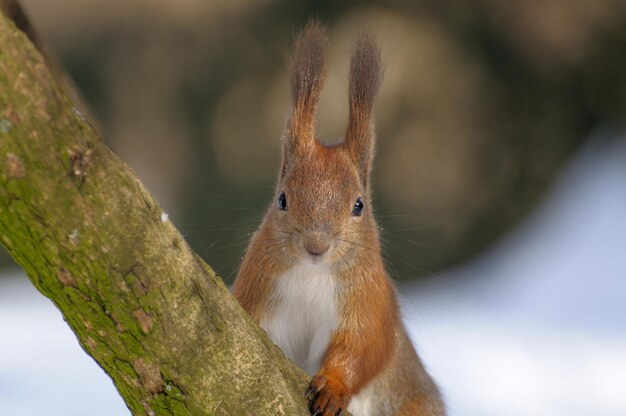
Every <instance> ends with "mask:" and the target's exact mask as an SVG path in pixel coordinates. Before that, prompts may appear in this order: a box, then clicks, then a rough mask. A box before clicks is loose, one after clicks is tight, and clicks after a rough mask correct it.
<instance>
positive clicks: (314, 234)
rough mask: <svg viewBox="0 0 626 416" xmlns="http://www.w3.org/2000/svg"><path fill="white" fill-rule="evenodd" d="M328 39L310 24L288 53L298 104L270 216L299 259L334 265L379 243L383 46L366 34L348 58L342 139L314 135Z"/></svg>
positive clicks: (287, 134) (316, 25)
mask: <svg viewBox="0 0 626 416" xmlns="http://www.w3.org/2000/svg"><path fill="white" fill-rule="evenodd" d="M326 44H327V37H326V34H325V31H324V29H323V27H322V26H321V25H320V24H319V23H317V22H312V23H310V24H309V25H308V26H307V27H306V28H305V29H304V30H303V31H302V32H301V33H300V34H299V35H298V37H297V38H296V40H295V43H294V47H293V51H292V54H291V57H290V61H289V66H290V72H291V93H292V99H293V110H292V112H291V116H290V118H289V121H288V123H287V128H286V131H285V133H284V135H283V139H282V153H283V155H282V163H281V168H280V173H279V178H278V185H277V187H276V196H275V197H276V199H275V203H274V204H272V206H271V207H270V211H269V214H268V220H269V224H270V225H271V227H272V229H273V232H274V233H276V234H277V235H275V238H279V239H280V240H281V241H282V247H283V248H285V249H288V250H289V253H285V254H288V255H290V256H292V257H294V258H295V259H298V260H305V261H308V262H311V263H314V264H336V263H338V262H341V260H343V261H346V260H347V259H348V258H349V257H350V256H355V255H358V253H359V252H360V251H362V250H359V249H363V248H366V247H368V246H369V245H370V244H368V242H370V243H371V241H376V247H377V231H376V224H375V222H374V218H373V215H372V207H371V205H370V201H371V198H370V192H369V176H370V170H371V167H372V161H373V158H374V129H373V120H372V116H371V113H372V107H373V103H374V99H375V96H376V93H377V91H378V87H379V85H380V81H381V64H380V50H379V48H378V46H377V44H376V42H375V41H374V40H373V39H372V38H371V37H370V36H369V35H368V34H366V33H361V34H360V35H359V36H358V37H357V40H356V42H355V46H354V52H353V54H352V58H351V62H350V80H349V105H350V112H349V121H348V127H347V131H346V135H345V139H344V141H343V142H341V143H339V144H336V145H332V146H325V145H323V144H322V143H320V142H319V141H318V140H317V139H316V138H315V124H316V110H317V105H318V102H319V96H320V92H321V89H322V85H323V81H324V78H325V67H326V59H325V55H326Z"/></svg>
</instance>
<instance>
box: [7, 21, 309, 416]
mask: <svg viewBox="0 0 626 416" xmlns="http://www.w3.org/2000/svg"><path fill="white" fill-rule="evenodd" d="M0 242H1V243H2V244H3V245H4V246H5V247H6V248H7V250H8V251H9V253H10V254H11V255H12V256H13V257H14V258H15V260H16V261H17V262H18V263H19V264H20V265H21V266H22V267H23V268H24V269H25V270H26V272H27V274H28V276H29V278H30V279H31V281H32V282H33V284H34V285H35V286H36V287H37V288H38V289H39V290H40V291H41V292H42V293H43V294H44V295H46V296H47V297H49V298H50V299H51V300H52V301H53V302H54V303H55V304H56V305H57V307H58V308H59V309H60V310H61V312H62V313H63V316H64V318H65V320H66V321H67V323H68V324H69V325H70V327H71V328H72V330H73V331H74V332H75V333H76V335H77V337H78V340H79V342H80V343H81V345H82V346H83V348H84V350H85V351H86V352H87V353H88V354H89V355H91V356H92V357H93V358H94V359H95V360H96V361H97V362H98V364H99V365H100V366H101V367H102V368H103V369H104V370H105V371H106V372H107V373H108V374H109V375H110V376H111V378H112V379H113V381H114V383H115V385H116V387H117V389H118V391H119V392H120V394H121V395H122V397H123V399H124V400H125V401H126V404H127V405H128V407H129V408H130V410H131V411H132V413H133V414H136V415H141V414H147V415H172V414H175V415H178V414H181V415H183V414H184V415H187V414H208V415H236V416H241V415H305V414H307V413H308V412H307V406H306V402H305V399H304V392H305V389H306V385H307V377H306V375H305V374H304V373H303V372H302V371H301V370H299V369H298V368H297V367H295V366H294V365H293V364H292V363H291V362H289V361H288V360H286V359H285V358H284V357H283V355H282V353H281V352H280V351H279V349H278V348H276V347H275V346H274V345H273V344H272V343H271V342H270V341H269V340H268V338H267V337H266V336H265V334H264V333H263V331H262V330H260V329H259V328H258V327H257V326H256V325H255V324H254V323H253V322H252V321H251V320H250V319H249V317H247V315H246V314H245V313H244V312H243V310H242V309H241V308H240V306H239V304H238V303H237V302H236V300H235V299H234V298H233V297H232V296H231V295H230V294H229V292H228V290H227V289H226V287H225V286H224V284H223V283H222V281H221V279H220V278H219V277H218V276H216V274H215V273H214V272H213V271H212V270H211V268H210V267H209V266H207V265H206V264H205V263H204V262H203V261H202V260H201V259H200V258H199V257H198V256H197V255H196V254H194V253H193V251H192V250H191V249H190V248H189V247H188V245H187V244H186V242H185V240H184V239H183V238H182V237H181V235H180V233H179V232H178V231H177V230H176V228H175V227H174V226H173V224H172V223H171V222H170V221H169V220H168V219H167V217H166V216H165V215H163V212H162V210H161V208H160V207H159V205H158V204H157V202H156V201H155V200H154V198H153V197H152V195H151V194H150V193H149V192H148V190H146V188H145V187H144V186H143V185H142V184H141V182H140V181H139V180H138V179H137V177H136V176H135V174H134V173H133V172H132V170H131V169H130V168H129V167H128V166H126V165H125V164H124V163H123V162H122V161H120V160H119V159H118V158H117V157H116V156H115V155H114V154H113V153H112V152H111V151H110V150H109V149H108V148H107V147H106V146H105V145H104V144H103V143H102V141H101V140H100V139H99V137H98V134H97V132H96V131H95V129H94V128H93V127H92V125H91V124H90V123H89V122H88V121H87V120H86V119H85V118H84V117H83V116H82V115H81V113H80V112H79V111H78V110H76V107H75V104H74V103H73V102H72V100H71V99H70V98H68V96H67V94H66V93H65V92H64V91H63V89H62V88H60V87H59V85H58V83H57V81H56V80H55V77H54V76H53V75H51V72H50V70H49V68H48V66H47V65H46V62H45V60H44V59H43V58H42V56H41V54H40V53H39V52H38V51H37V49H36V48H35V47H34V45H33V44H32V43H31V41H30V40H29V39H28V38H27V37H26V36H25V35H24V34H23V33H22V32H21V31H20V30H19V29H18V28H17V27H16V26H15V24H14V23H13V22H12V21H11V20H10V19H7V18H6V16H5V15H4V14H3V13H0Z"/></svg>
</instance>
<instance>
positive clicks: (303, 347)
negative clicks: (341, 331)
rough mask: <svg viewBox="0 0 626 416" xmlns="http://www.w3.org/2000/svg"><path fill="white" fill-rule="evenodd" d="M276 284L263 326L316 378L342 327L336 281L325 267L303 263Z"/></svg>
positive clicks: (291, 356) (279, 344)
mask: <svg viewBox="0 0 626 416" xmlns="http://www.w3.org/2000/svg"><path fill="white" fill-rule="evenodd" d="M275 282H276V283H275V287H274V292H273V293H272V304H273V307H272V312H271V314H270V315H269V316H267V318H265V319H263V320H262V321H261V327H262V328H263V329H264V330H265V331H266V332H267V333H268V335H269V337H270V338H271V339H272V341H274V343H275V344H276V345H278V346H279V347H280V348H281V349H282V350H283V352H284V353H285V355H287V356H288V357H289V358H291V359H292V360H293V361H294V362H295V363H296V364H298V366H299V367H300V368H302V369H304V370H305V371H306V372H307V373H309V374H310V375H314V374H315V373H316V372H317V371H318V370H319V368H320V366H321V362H322V358H323V357H324V352H325V351H326V348H327V347H328V342H329V340H330V335H331V333H332V332H333V331H334V330H335V329H336V328H337V326H338V324H339V318H338V307H337V281H336V279H335V277H334V276H333V275H332V274H331V272H330V270H329V269H328V268H326V267H324V266H315V265H307V264H301V265H298V266H295V267H293V268H291V269H290V270H288V271H287V272H286V273H284V274H283V275H281V276H279V277H278V278H277V279H276V280H275Z"/></svg>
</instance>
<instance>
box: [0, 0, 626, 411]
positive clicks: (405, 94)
mask: <svg viewBox="0 0 626 416" xmlns="http://www.w3.org/2000/svg"><path fill="white" fill-rule="evenodd" d="M21 3H22V5H23V6H24V8H25V9H26V11H27V13H28V15H29V16H30V18H31V20H32V22H33V24H34V26H35V28H36V29H37V30H38V32H39V34H40V36H41V37H42V38H43V39H44V41H45V42H46V43H47V44H48V46H49V47H50V48H51V49H52V51H53V52H54V53H55V54H56V55H57V57H58V58H59V59H60V61H61V62H62V63H63V65H64V66H65V67H66V69H67V70H68V71H69V73H70V75H71V76H72V78H73V79H74V81H75V83H76V85H77V87H78V89H79V90H80V91H81V93H82V95H83V96H84V98H85V102H86V103H87V105H88V107H89V110H88V113H90V118H91V119H92V120H94V123H95V124H97V125H98V127H99V128H100V130H101V131H102V133H103V136H104V140H105V142H106V143H107V144H108V145H109V146H110V147H111V148H112V149H113V150H114V151H115V152H116V153H117V154H118V155H119V156H120V157H121V158H122V159H123V160H124V161H126V162H127V163H128V164H129V165H130V166H131V167H133V168H134V169H135V171H136V172H137V174H138V175H139V177H140V178H141V179H142V180H143V181H144V183H145V184H146V185H147V186H148V188H149V189H151V190H152V191H153V193H154V194H155V195H156V197H157V199H158V200H159V201H160V203H161V205H162V207H163V209H164V210H165V211H166V212H168V213H169V214H170V218H171V219H172V221H173V222H174V223H175V224H176V225H177V227H178V228H179V229H180V230H181V231H182V232H183V234H184V235H185V237H186V238H187V240H188V241H189V243H190V244H191V246H192V247H193V248H194V249H195V250H196V251H197V252H198V253H199V254H200V255H201V256H202V257H203V258H204V259H205V260H206V261H207V262H208V263H209V264H210V265H211V266H212V267H213V268H214V269H216V271H217V272H218V273H219V274H220V275H221V276H222V277H223V278H224V279H225V280H226V282H227V283H230V282H231V281H232V279H233V278H234V274H235V273H236V270H237V267H238V265H239V261H240V259H241V256H242V254H243V251H244V249H245V246H246V243H247V240H248V238H249V233H251V232H253V231H254V229H255V227H256V225H257V224H258V222H259V220H260V218H261V217H262V215H263V213H264V211H265V209H266V207H267V205H268V204H269V203H270V202H272V190H273V185H274V179H275V176H276V174H277V168H278V163H279V155H280V153H279V139H280V135H281V133H282V130H283V126H284V124H285V121H286V118H287V116H288V114H289V105H290V102H289V101H290V97H289V92H288V83H287V78H286V77H287V74H286V71H285V65H284V56H285V52H286V50H287V48H288V45H289V44H290V41H291V39H292V37H293V34H294V32H295V31H296V30H297V29H298V28H299V27H302V26H303V25H304V24H305V22H306V21H307V20H308V19H310V18H311V17H318V18H321V19H322V20H323V21H324V22H326V23H327V24H328V25H329V28H330V32H331V33H330V38H331V48H330V56H329V77H328V80H327V84H326V88H325V90H324V95H323V97H322V102H321V105H320V113H319V116H318V119H319V128H318V134H319V136H320V137H322V138H327V139H330V140H335V139H336V138H338V137H341V136H342V135H343V132H344V130H345V127H346V121H347V96H346V91H347V85H346V84H347V68H348V57H349V53H350V46H351V42H352V40H353V37H354V35H355V34H356V33H357V31H358V30H359V29H360V28H362V27H367V28H369V29H370V30H371V31H373V32H374V33H375V34H376V35H377V37H378V39H379V41H380V43H381V46H382V49H383V60H384V62H385V79H384V82H383V87H382V90H381V93H380V96H379V99H378V101H377V105H376V118H377V133H378V156H377V160H376V163H375V167H374V178H373V185H374V191H375V198H374V199H375V205H376V210H377V213H378V215H377V217H378V219H379V222H380V225H381V227H382V237H383V245H384V250H385V253H386V260H387V264H388V268H389V271H390V273H391V274H392V276H393V278H394V279H396V280H397V281H399V282H400V283H399V284H400V288H399V291H400V293H401V296H402V298H403V304H404V307H405V314H406V316H407V322H408V323H409V325H410V327H411V331H412V333H413V335H414V338H415V341H416V344H417V345H418V348H419V349H420V351H422V353H423V355H424V357H425V360H426V362H427V365H428V366H429V367H430V368H431V371H432V372H433V374H434V375H435V377H436V378H437V380H438V381H439V384H441V386H442V390H443V391H444V393H445V395H446V396H447V397H448V402H449V405H450V414H451V415H483V416H484V415H494V416H495V415H502V414H507V415H520V416H521V415H624V414H626V394H624V392H623V386H625V385H626V256H624V254H625V253H626V237H625V236H626V144H625V142H626V140H625V135H624V130H625V125H624V123H625V121H626V3H624V2H623V1H621V0H570V1H564V0H561V1H559V0H544V1H541V2H538V1H524V0H508V1H505V0H474V1H462V2H459V1H452V0H438V1H411V2H409V1H384V2H382V1H343V2H331V1H298V2H295V1H288V0H231V1H228V2H212V1H207V0H179V1H177V2H172V1H166V0H150V1H148V0H126V1H119V0H109V1H104V0H22V2H21ZM3 270H4V271H3ZM20 273H21V272H18V271H17V270H16V266H15V265H14V263H12V261H11V260H10V258H9V257H8V255H7V254H6V253H4V252H0V330H1V331H2V332H3V333H4V334H5V339H7V340H9V342H8V343H7V342H5V341H3V342H2V343H0V357H5V361H1V360H0V410H2V409H3V407H2V406H3V403H4V405H5V406H6V407H5V408H4V410H5V411H2V412H0V413H2V414H12V415H20V414H24V415H26V414H59V415H61V414H63V415H68V414H86V413H85V412H86V409H89V411H87V413H88V414H96V413H94V412H95V411H102V412H103V413H102V414H125V413H124V412H127V411H125V410H124V407H123V405H122V404H121V400H120V399H119V398H117V397H116V395H115V392H114V390H113V387H112V386H111V385H110V382H109V381H108V380H107V379H106V376H104V375H103V374H101V371H100V370H99V369H98V368H97V367H96V366H95V364H93V363H91V362H90V360H89V358H88V357H87V356H86V355H85V354H83V353H82V352H81V351H80V349H79V347H78V345H74V344H76V342H75V341H74V340H73V339H72V335H71V333H70V332H69V330H68V329H67V328H66V327H65V326H64V324H63V322H62V321H61V318H60V316H57V315H58V313H57V315H54V311H53V310H52V311H51V309H50V308H52V307H51V305H50V304H49V302H48V301H47V300H46V299H44V298H43V297H41V296H40V295H37V294H34V293H32V290H34V289H31V288H30V287H29V286H28V282H27V281H26V279H25V278H24V277H23V276H21V275H20ZM4 276H10V277H7V278H5V279H3V277H4ZM39 298H41V299H39ZM16 299H18V300H19V301H18V300H16ZM22 299H23V301H22ZM37 305H39V306H37ZM38 308H41V309H38ZM52 309H53V308H52ZM39 310H41V312H40V315H37V314H36V312H37V311H39ZM46 311H48V312H46ZM51 314H52V315H54V322H58V328H59V331H58V332H54V334H58V335H53V333H52V332H50V334H48V333H46V334H43V335H42V334H38V332H40V331H39V329H37V328H38V326H37V322H40V321H42V320H43V319H44V318H42V316H45V317H46V318H45V319H48V317H49V316H50V315H51ZM17 317H21V319H23V321H17ZM28 317H32V321H27V319H28ZM28 322H31V324H32V325H31V326H29V325H30V324H28ZM46 322H47V321H46ZM47 326H48V327H50V328H52V327H54V324H53V323H52V321H51V322H50V323H49V325H48V324H47ZM11 328H13V329H14V331H13V332H11V331H10V329H11ZM26 328H31V329H26ZM29 331H30V332H29ZM7 334H13V335H7ZM35 336H41V337H42V338H41V340H40V341H35V340H34V338H33V337H35ZM20 337H22V338H20ZM52 340H58V342H59V347H58V349H57V348H56V347H54V348H52V345H56V344H54V342H53V341H52ZM63 340H67V342H66V341H63ZM37 342H45V343H47V344H48V345H50V346H51V347H50V350H51V351H46V352H45V353H42V352H41V351H38V354H39V356H40V361H37V360H36V359H35V358H34V357H35V355H36V354H35V353H34V352H32V354H31V352H28V351H31V349H29V348H28V346H29V345H30V346H32V345H34V343H37ZM72 349H73V350H72ZM53 350H54V351H57V350H58V351H65V352H62V353H60V354H66V355H60V356H54V355H51V354H53ZM70 350H72V351H74V350H75V351H74V352H72V353H70V352H68V351H70ZM12 354H17V355H12ZM19 354H22V355H19ZM18 355H19V357H22V358H18ZM53 356H54V357H63V358H62V359H61V358H58V359H50V357H53ZM25 357H27V358H25ZM69 357H72V358H69ZM66 359H67V360H68V362H66ZM69 360H72V361H71V362H72V363H74V364H69V362H70V361H69ZM74 360H76V361H74ZM80 360H82V361H80ZM26 361H28V364H26V363H25V362H26ZM79 362H80V363H83V364H79ZM59 363H65V364H59ZM55 365H57V366H58V365H61V367H59V368H61V369H62V370H55V368H56V367H54V366H55ZM81 365H84V366H85V368H86V370H85V371H86V373H85V374H87V373H88V372H89V371H92V370H93V380H97V381H93V383H94V384H93V386H95V387H89V386H91V384H89V383H90V382H88V381H86V380H88V379H89V380H92V378H90V377H91V376H89V377H87V376H86V375H85V374H83V373H81V372H80V371H82V370H80V371H79V372H77V373H76V374H75V375H74V376H72V374H74V373H71V372H69V371H68V366H70V367H74V366H76V368H82V367H80V366H81ZM91 368H92V370H88V369H91ZM27 369H28V371H27ZM46 369H47V370H46ZM31 370H32V372H31ZM36 371H39V372H36ZM55 371H60V372H59V373H57V372H55ZM77 371H78V370H77ZM89 374H91V373H89ZM61 375H63V376H65V377H66V378H63V379H62V378H60V377H61ZM20 377H21V380H22V381H23V382H24V386H25V387H23V388H22V390H19V388H17V387H15V386H14V385H13V384H12V382H11V380H15V379H16V378H17V379H20ZM72 377H74V378H73V379H72ZM98 377H100V378H98ZM35 380H38V381H37V383H39V384H38V385H37V386H39V387H37V388H38V389H40V390H41V392H42V393H41V395H40V397H41V398H42V399H41V400H32V399H31V400H21V401H20V400H19V399H16V400H17V401H16V400H13V402H10V400H11V399H10V397H18V398H19V397H21V396H20V395H19V394H18V393H17V392H18V391H22V392H28V391H29V389H31V391H32V389H33V383H35ZM59 380H65V381H63V382H61V381H59ZM71 380H74V383H75V384H76V386H81V387H83V388H85V389H86V390H85V394H84V398H85V399H84V400H83V401H84V402H85V405H86V406H87V405H88V404H89V403H103V404H99V405H97V406H95V405H94V406H90V407H86V408H80V405H79V404H78V402H77V401H76V397H75V396H76V394H74V395H71V394H70V395H68V396H67V399H65V400H64V399H58V397H59V395H60V394H61V392H60V391H57V390H65V389H67V386H68V385H72V384H63V383H72V381H71ZM29 383H30V384H29ZM98 383H103V384H98ZM9 385H13V387H15V389H17V390H15V389H9V388H8V386H9ZM29 386H30V387H29ZM46 386H47V387H46ZM62 386H65V388H61V387H62ZM103 386H106V387H103ZM618 386H621V388H620V387H618ZM77 388H78V387H77ZM50 389H53V390H50ZM54 389H57V390H54ZM72 389H73V388H72ZM3 391H4V394H3ZM52 391H54V394H53V393H52ZM9 392H10V393H9ZM45 392H47V393H45ZM92 392H99V393H102V394H103V396H98V397H99V398H95V397H96V396H93V397H92V395H91V394H92ZM94 394H95V393H94ZM24 397H26V396H24ZM30 397H32V395H31V396H30ZM45 397H50V398H49V399H45ZM52 397H54V398H55V399H54V400H53V399H51V398H52ZM51 402H54V403H57V402H59V405H61V406H62V405H63V404H65V405H66V407H61V408H60V409H61V410H54V409H56V408H55V407H53V406H51ZM37 405H45V407H43V408H31V407H28V406H37ZM108 405H110V406H113V407H107V406H108ZM11 406H13V407H11ZM67 406H70V407H67ZM115 406H118V407H115ZM7 409H8V410H7ZM34 409H39V410H34ZM42 409H43V410H42ZM112 409H115V410H112ZM55 412H56V413H55ZM72 412H74V413H72Z"/></svg>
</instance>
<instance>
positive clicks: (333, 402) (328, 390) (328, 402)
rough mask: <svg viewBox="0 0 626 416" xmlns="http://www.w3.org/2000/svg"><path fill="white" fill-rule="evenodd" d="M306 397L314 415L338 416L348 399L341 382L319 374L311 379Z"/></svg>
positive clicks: (346, 404)
mask: <svg viewBox="0 0 626 416" xmlns="http://www.w3.org/2000/svg"><path fill="white" fill-rule="evenodd" d="M307 399H308V400H309V408H310V410H311V414H313V415H315V416H339V415H341V414H342V412H343V410H345V408H346V407H347V406H348V401H349V398H348V396H347V394H346V388H345V386H344V385H343V383H341V382H339V381H337V380H336V379H334V378H331V377H328V376H325V375H320V374H318V375H316V376H315V377H313V379H312V380H311V384H310V385H309V391H308V393H307Z"/></svg>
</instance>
